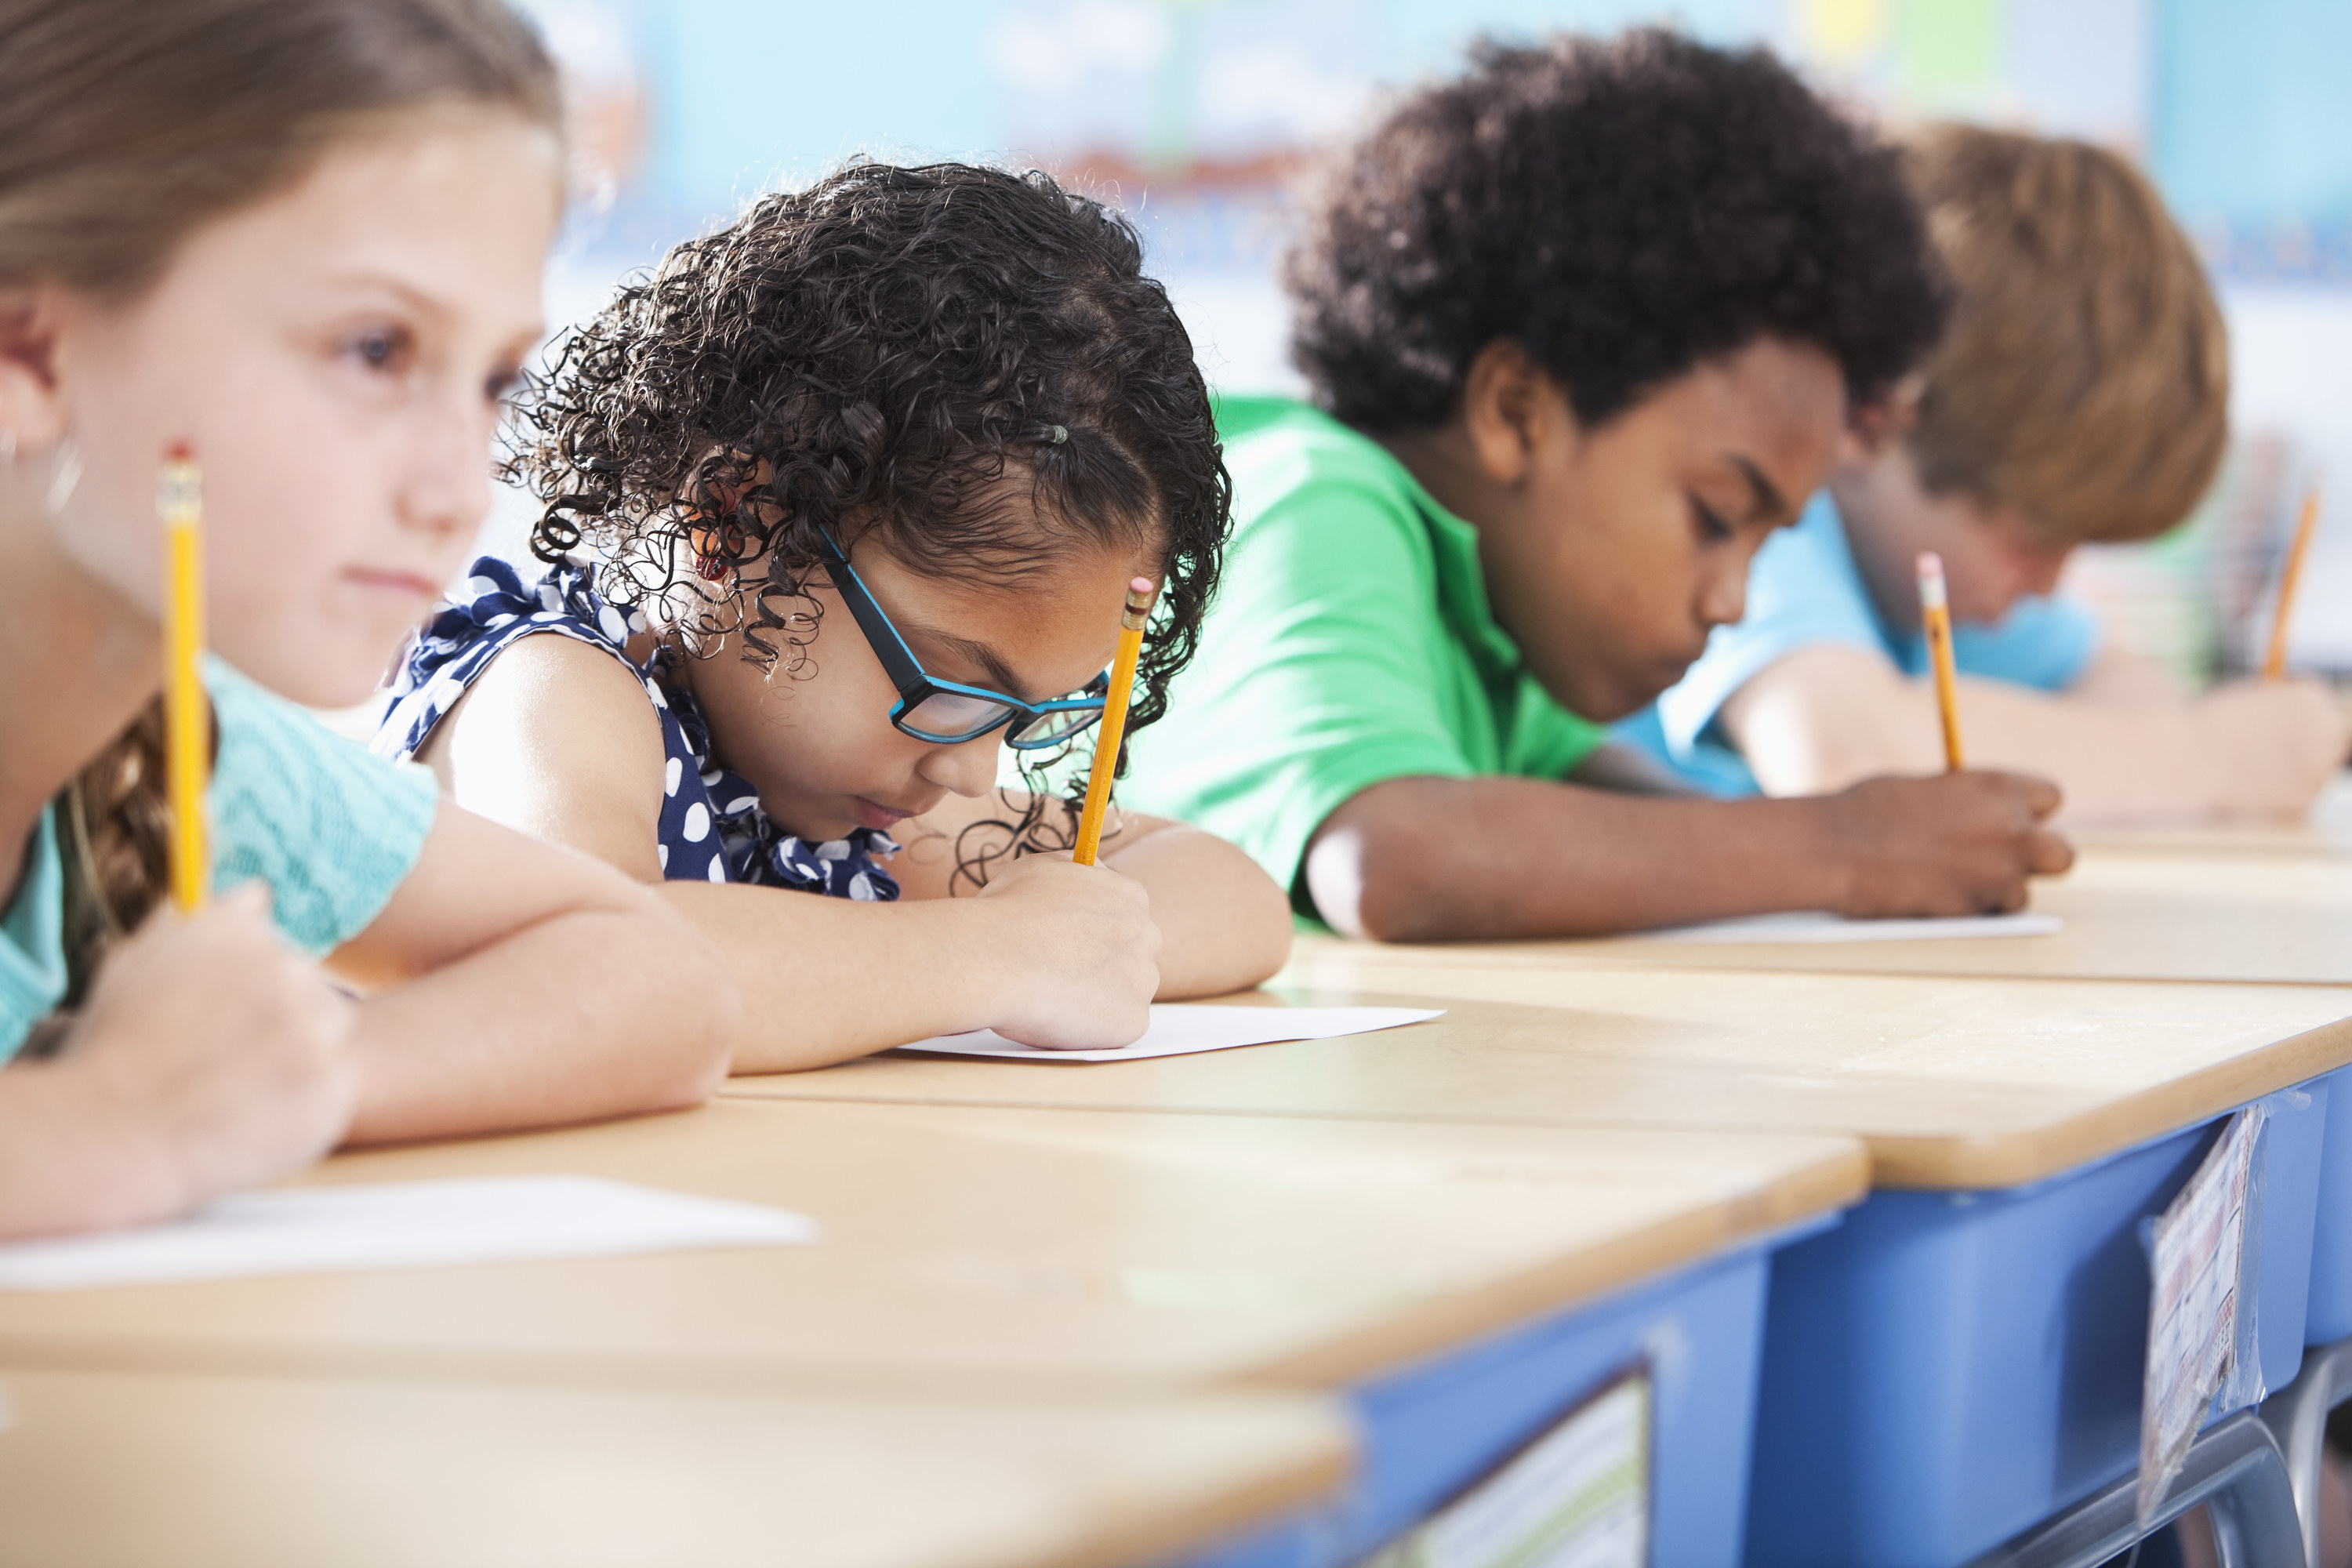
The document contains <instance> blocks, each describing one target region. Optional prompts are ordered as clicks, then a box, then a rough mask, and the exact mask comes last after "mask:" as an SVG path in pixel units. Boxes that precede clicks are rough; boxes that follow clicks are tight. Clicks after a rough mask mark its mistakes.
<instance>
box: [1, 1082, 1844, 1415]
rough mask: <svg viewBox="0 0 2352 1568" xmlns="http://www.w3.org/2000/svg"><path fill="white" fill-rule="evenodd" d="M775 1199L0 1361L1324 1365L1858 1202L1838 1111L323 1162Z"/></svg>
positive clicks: (828, 1139) (707, 1112)
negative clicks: (738, 1218)
mask: <svg viewBox="0 0 2352 1568" xmlns="http://www.w3.org/2000/svg"><path fill="white" fill-rule="evenodd" d="M499 1173H583V1174H590V1175H600V1176H609V1177H614V1178H619V1179H623V1180H629V1181H636V1182H642V1183H646V1184H652V1185H657V1186H663V1187H667V1188H672V1189H675V1190H678V1191H684V1192H693V1193H704V1194H713V1195H716V1196H721V1197H734V1198H745V1199H752V1200H757V1201H763V1202H769V1203H774V1204H780V1205H785V1206H787V1207H791V1208H794V1209H798V1210H801V1211H802V1212H804V1213H807V1214H809V1215H814V1216H815V1217H816V1218H817V1219H818V1220H819V1221H820V1222H821V1223H822V1224H823V1225H824V1227H825V1239H824V1241H823V1242H822V1243H821V1244H819V1245H817V1246H814V1247H778V1248H763V1249H756V1250H742V1251H711V1252H692V1253H668V1254H661V1255H654V1256H646V1257H637V1258H599V1259H583V1260H574V1261H565V1262H538V1263H527V1264H526V1263H512V1264H498V1265H482V1266H467V1267H456V1268H434V1269H412V1270H404V1271H389V1272H383V1273H374V1274H361V1275H341V1276H318V1277H312V1278H302V1279H268V1280H236V1281H211V1282H205V1283H197V1284H183V1285H170V1286H147V1287H140V1288H135V1289H111V1290H91V1291H81V1292H74V1293H68V1294H58V1295H41V1294H34V1293H22V1292H20V1293H15V1294H0V1363H7V1364H16V1365H20V1366H52V1367H54V1366H68V1365H70V1366H79V1367H85V1368H95V1369H100V1370H132V1369H137V1368H141V1367H146V1368H178V1367H188V1366H194V1367H199V1368H203V1369H206V1370H212V1371H219V1372H237V1371H248V1370H268V1371H290V1372H306V1373H312V1374H354V1373H366V1374H368V1375H371V1376H394V1375H402V1374H406V1375H430V1376H439V1377H460V1378H466V1379H471V1380H476V1381H499V1382H503V1383H509V1384H512V1383H520V1382H537V1383H540V1384H550V1383H555V1384H578V1383H581V1382H583V1381H586V1382H593V1383H595V1384H598V1385H600V1386H608V1387H611V1386H619V1387H640V1388H653V1389H656V1390H659V1391H662V1392H678V1391H681V1390H691V1389H695V1388H709V1387H717V1388H719V1389H722V1390H726V1391H730V1392H740V1391H750V1390H765V1391H769V1392H786V1393H793V1394H803V1393H809V1392H850V1393H856V1394H861V1395H870V1394H876V1393H878V1392H898V1393H903V1394H919V1395H922V1396H925V1397H929V1398H945V1397H954V1398H970V1397H982V1396H999V1397H1035V1396H1038V1395H1039V1394H1041V1393H1043V1392H1046V1391H1051V1392H1053V1393H1055V1394H1057V1395H1061V1394H1085V1395H1087V1396H1089V1397H1126V1398H1136V1397H1145V1396H1157V1395H1162V1394H1167V1393H1170V1392H1171V1391H1172V1392H1187V1393H1189V1392H1195V1391H1198V1390H1200V1389H1202V1388H1204V1387H1208V1386H1211V1385H1221V1384H1244V1383H1248V1384H1273V1385H1287V1386H1294V1387H1296V1386H1306V1387H1311V1388H1322V1387H1328V1386H1330V1385H1333V1384H1340V1383H1344V1382H1347V1381H1349V1380H1352V1379H1355V1378H1358V1377H1360V1376H1363V1375H1366V1374H1369V1373H1375V1372H1379V1371H1383V1370H1388V1369H1391V1368H1393V1367H1395V1366H1397V1365H1399V1364H1401V1363H1404V1362H1406V1361H1408V1360H1411V1359H1412V1358H1415V1357H1418V1356H1422V1355H1425V1354H1430V1353H1434V1352H1442V1351H1445V1350H1450V1349H1453V1348H1455V1347H1458V1346H1460V1345H1461V1344H1463V1343H1464V1342H1467V1341H1470V1340H1472V1339H1474V1338H1475V1337H1477V1336H1479V1335H1482V1334H1486V1333H1487V1332H1490V1331H1496V1330H1500V1329H1503V1328H1506V1327H1508V1326H1511V1325H1513V1324H1516V1323H1519V1322H1522V1321H1527V1320H1528V1319H1529V1318H1532V1317H1534V1316H1537V1315H1539V1314H1542V1313H1546V1312H1549V1311H1552V1310H1559V1309H1562V1308H1566V1307H1569V1306H1571V1305H1573V1304H1574V1303H1577V1302H1579V1301H1581V1300H1587V1299H1589V1298H1591V1297H1592V1296H1594V1295H1595V1294H1597V1293H1600V1292H1601V1291H1605V1290H1607V1289H1611V1288H1612V1287H1616V1286H1620V1285H1623V1284H1627V1283H1631V1282H1633V1281H1636V1280H1639V1279H1646V1278H1649V1277H1652V1276H1654V1275H1656V1274H1658V1273H1660V1272H1663V1271H1664V1270H1667V1269H1670V1268H1675V1267H1676V1266H1678V1265H1681V1264H1684V1263H1687V1262H1690V1261H1693V1260H1696V1259H1699V1258H1706V1257H1708V1256H1711V1255H1713V1254H1716V1253H1717V1252H1719V1251H1720V1250H1722V1249H1723V1248H1724V1247H1727V1246H1728V1245H1730V1244H1732V1243H1735V1242H1738V1241H1739V1240H1742V1239H1744V1238H1747V1237H1755V1236H1758V1235H1760V1234H1762V1233H1765V1232H1769V1231H1771V1230H1774V1229H1777V1228H1779V1227H1780V1226H1785V1225H1787V1224H1790V1223H1792V1222H1794V1221H1797V1220H1801V1219H1803V1218H1807V1217H1809V1216H1811V1215H1815V1214H1818V1213H1821V1212H1823V1211H1825V1210H1829V1209H1833V1208H1837V1207H1842V1206H1843V1205H1847V1204H1850V1203H1853V1202H1854V1201H1856V1200H1857V1199H1858V1198H1859V1197H1860V1196H1861V1195H1862V1194H1863V1192H1864V1189H1865V1186H1866V1184H1867V1180H1868V1173H1867V1162H1866V1160H1865V1159H1864V1155H1863V1152H1862V1149H1861V1146H1860V1145H1859V1144H1858V1143H1856V1142H1854V1141H1853V1140H1852V1139H1847V1138H1837V1137H1820V1136H1811V1137H1789V1136H1780V1137H1775V1136H1746V1137H1737V1136H1733V1137H1727V1136H1721V1135H1716V1134H1706V1135H1695V1134H1690V1133H1672V1132H1665V1133H1655V1132H1629V1131H1617V1130H1610V1129H1582V1130H1574V1131H1563V1130H1560V1129H1556V1128H1539V1127H1507V1128H1483V1127H1482V1128H1464V1127H1458V1126H1444V1125H1414V1124H1400V1123H1375V1124H1367V1123H1364V1122H1349V1121H1325V1120H1311V1119H1309V1120H1286V1119H1276V1118H1269V1117H1246V1116H1244V1117H1205V1116H1165V1117H1150V1116H1135V1115H1129V1114H1118V1115H1083V1114H1073V1113H1070V1112H1067V1111H1051V1110H963V1109H955V1108H941V1107H935V1106H897V1105H820V1104H794V1103H752V1102H746V1101H741V1100H734V1101H727V1102H721V1103H719V1104H716V1105H713V1106H709V1107H707V1108H705V1109H704V1110H698V1111H692V1112H688V1113H685V1114H681V1115H676V1116H667V1117H658V1118H652V1119H647V1120H643V1121H633V1122H623V1123H615V1124H613V1125H608V1126H603V1127H593V1128H584V1129H576V1130H572V1131H561V1132H552V1133H545V1134H541V1135H537V1136H531V1137H523V1138H511V1139H500V1140H493V1141H487V1142H474V1143H463V1144H451V1145H446V1146H441V1147H431V1148H421V1149H412V1150H402V1151H389V1152H379V1153H369V1154H362V1155H356V1156H348V1157H344V1158H341V1159H338V1160H335V1161H332V1162H331V1163H329V1164H328V1165H327V1166H325V1167H324V1168H322V1170H321V1171H320V1173H319V1174H318V1175H317V1176H316V1177H315V1178H314V1179H315V1180H319V1181H327V1182H363V1181H389V1180H398V1179H405V1178H424V1177H434V1176H453V1175H481V1174H499Z"/></svg>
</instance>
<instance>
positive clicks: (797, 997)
mask: <svg viewBox="0 0 2352 1568" xmlns="http://www.w3.org/2000/svg"><path fill="white" fill-rule="evenodd" d="M662 893H663V896H664V897H665V898H666V899H667V900H668V901H669V903H670V905H671V907H672V908H674V909H676V910H677V911H678V912H679V913H680V914H682V915H684V916H685V917H686V918H687V920H688V921H689V922H690V923H692V924H693V926H694V927H695V929H696V930H698V931H700V932H701V933H702V936H703V938H704V940H705V941H706V942H708V943H709V946H710V947H711V949H712V950H713V951H714V952H717V953H718V954H719V959H720V962H721V963H724V964H725V965H726V966H727V970H728V972H729V973H730V974H731V975H732V976H733V977H734V980H735V984H736V988H737V990H738V991H739V992H740V994H741V995H742V998H743V1008H742V1012H741V1014H740V1016H739V1017H738V1018H737V1020H736V1022H735V1024H734V1026H733V1027H732V1028H731V1030H730V1048H731V1058H732V1064H733V1065H732V1067H731V1068H730V1070H731V1071H734V1072H739V1073H772V1072H801V1071H805V1070H806V1069H808V1068H821V1067H830V1066H832V1065H833V1064H835V1063H836V1062H845V1061H851V1060H854V1059H856V1058H858V1057H863V1056H870V1055H872V1054H873V1053H874V1052H876V1051H882V1050H888V1049H890V1048H891V1047H895V1046H903V1045H905V1044H907V1043H908V1041H910V1040H922V1039H929V1037H932V1036H934V1035H952V1034H959V1033H961V1032H962V1031H964V1030H966V1029H978V1028H985V1027H987V1026H990V1025H991V1024H993V1023H995V1022H996V1021H997V1020H998V1018H999V1017H1000V1016H1002V1014H1003V1010H1004V1006H1005V998H1004V991H1005V989H1006V987H1007V986H1008V984H1011V983H1012V981H1013V970H1012V969H1011V968H1009V967H1008V965H1007V964H1006V963H1005V961H1004V957H1003V954H1002V953H1001V952H1000V951H999V949H998V947H997V945H996V938H997V933H996V932H995V931H994V930H993V929H992V928H993V921H992V918H991V917H992V913H993V911H992V910H987V909H985V908H983V907H982V905H981V903H980V902H979V901H978V900H971V899H956V900H916V901H911V902H900V903H895V904H866V903H855V902H852V901H851V900H846V899H827V898H820V897H818V896H816V895H814V894H810V893H800V892H793V891H789V890H785V889H776V888H758V887H749V886H744V885H740V884H732V883H729V884H720V883H710V882H690V881H680V882H666V883H664V884H663V885H662Z"/></svg>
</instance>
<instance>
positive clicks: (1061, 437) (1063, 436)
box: [1054, 425, 1070, 447]
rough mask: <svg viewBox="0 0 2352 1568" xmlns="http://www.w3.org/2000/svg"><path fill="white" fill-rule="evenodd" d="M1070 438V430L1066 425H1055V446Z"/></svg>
mask: <svg viewBox="0 0 2352 1568" xmlns="http://www.w3.org/2000/svg"><path fill="white" fill-rule="evenodd" d="M1069 438H1070V432H1069V431H1068V430H1067V429H1066V428H1065V427H1064V426H1059V425H1056V426H1054V445H1055V446H1056V447H1058V446H1060V445H1062V444H1063V443H1064V442H1065V441H1067V440H1068V439H1069Z"/></svg>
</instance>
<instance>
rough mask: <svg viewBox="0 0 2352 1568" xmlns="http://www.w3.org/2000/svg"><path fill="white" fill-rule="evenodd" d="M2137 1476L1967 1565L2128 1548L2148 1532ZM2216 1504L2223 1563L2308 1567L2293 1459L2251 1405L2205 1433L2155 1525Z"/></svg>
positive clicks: (2014, 1565) (2088, 1558) (2026, 1566)
mask: <svg viewBox="0 0 2352 1568" xmlns="http://www.w3.org/2000/svg"><path fill="white" fill-rule="evenodd" d="M2138 1491H2139V1478H2138V1476H2137V1474H2132V1475H2127V1476H2125V1477H2124V1478H2123V1479H2121V1480H2118V1481H2113V1482H2110V1483H2109V1484H2108V1485H2107V1486H2105V1487H2104V1488H2102V1489H2100V1490H2098V1491H2096V1492H2094V1493H2093V1494H2091V1496H2089V1497H2087V1498H2085V1499H2084V1500H2082V1501H2081V1502H2079V1503H2076V1504H2075V1505H2074V1507H2073V1508H2070V1509H2068V1510H2066V1511H2065V1512H2063V1513H2062V1514H2060V1515H2058V1516H2057V1517H2056V1518H2054V1519H2052V1520H2049V1521H2044V1522H2043V1523H2041V1524H2037V1525H2035V1526H2034V1527H2033V1528H2032V1530H2029V1531H2026V1532H2025V1533H2024V1534H2022V1535H2020V1536H2017V1537H2016V1538H2014V1539H2013V1540H2011V1541H2010V1542H2008V1543H2007V1544H2006V1545H2002V1546H1996V1547H1994V1548H1993V1549H1992V1550H1991V1551H1990V1552H1986V1553H1985V1554H1984V1555H1983V1556H1981V1557H1979V1558H1978V1559H1976V1561H1975V1562H1973V1563H1969V1568H2094V1565H2095V1564H2096V1563H2105V1561H2106V1560H2107V1559H2108V1558H2110V1557H2113V1556H2115V1555H2116V1553H2117V1552H2127V1551H2129V1550H2130V1549H2131V1545H2132V1542H2136V1541H2137V1540H2139V1539H2140V1536H2141V1531H2140V1530H2139V1528H2138V1526H2137V1524H2136V1523H2135V1522H2134V1520H2133V1514H2134V1510H2136V1508H2137V1500H2138ZM2199 1503H2204V1504H2207V1505H2208V1506H2209V1509H2210V1518H2211V1519H2212V1521H2213V1536H2214V1542H2215V1544H2216V1545H2218V1546H2219V1547H2220V1548H2221V1562H2222V1564H2223V1568H2302V1565H2303V1564H2305V1563H2306V1562H2307V1561H2308V1560H2307V1559H2306V1558H2305V1556H2304V1552H2303V1523H2302V1521H2301V1520H2300V1519H2298V1518H2297V1517H2296V1515H2295V1511H2294V1486H2293V1485H2292V1484H2291V1483H2290V1482H2289V1480H2288V1479H2287V1473H2286V1457H2285V1456H2284V1455H2283V1454H2281V1453H2280V1452H2279V1446H2278V1442H2277V1440H2276V1439H2275V1438H2273V1436H2271V1429H2270V1428H2269V1427H2267V1426H2263V1423H2262V1419H2261V1418H2260V1417H2259V1416H2257V1415H2255V1414H2254V1413H2253V1412H2252V1411H2251V1410H2242V1411H2240V1412H2239V1413H2238V1414H2237V1415H2232V1416H2231V1417H2230V1418H2229V1419H2228V1420H2226V1421H2221V1422H2219V1423H2216V1424H2215V1425H2214V1426H2210V1427H2208V1428H2207V1429H2206V1430H2205V1431H2204V1432H2202V1433H2200V1434H2199V1436H2198V1438H2197V1441H2196V1443H2195V1444H2194V1445H2193V1446H2192V1447H2190V1448H2189V1458H2188V1460H2187V1462H2186V1463H2184V1464H2183V1465H2182V1466H2181V1467H2180V1475H2179V1478H2178V1479H2175V1480H2174V1481H2173V1483H2172V1489H2171V1490H2170V1491H2168V1492H2167V1493H2166V1494H2165V1498H2164V1502H2163V1505H2162V1506H2161V1507H2160V1508H2158V1510H2157V1516H2156V1519H2155V1521H2153V1522H2152V1523H2151V1524H2150V1526H2149V1531H2150V1532H2151V1533H2152V1532H2153V1531H2155V1530H2157V1529H2160V1528H2161V1527H2163V1526H2165V1525H2168V1524H2169V1523H2171V1522H2172V1521H2174V1520H2176V1519H2178V1518H2179V1517H2180V1516H2181V1515H2182V1514H2184V1513H2187V1512H2188V1511H2189V1510H2190V1509H2192V1508H2195V1507H2196V1506H2197V1505H2198V1504H2199Z"/></svg>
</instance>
